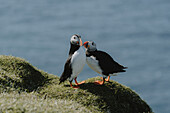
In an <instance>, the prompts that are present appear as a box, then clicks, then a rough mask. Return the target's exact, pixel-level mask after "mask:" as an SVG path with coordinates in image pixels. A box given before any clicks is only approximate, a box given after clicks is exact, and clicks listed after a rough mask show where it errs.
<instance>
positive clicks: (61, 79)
mask: <svg viewBox="0 0 170 113" xmlns="http://www.w3.org/2000/svg"><path fill="white" fill-rule="evenodd" d="M65 80H66V79H65V78H64V77H63V76H61V77H60V79H59V81H60V82H59V84H61V83H62V82H64V81H65Z"/></svg>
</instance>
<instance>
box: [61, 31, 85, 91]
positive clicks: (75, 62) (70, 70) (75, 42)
mask: <svg viewBox="0 0 170 113" xmlns="http://www.w3.org/2000/svg"><path fill="white" fill-rule="evenodd" d="M70 46H71V47H70V51H69V57H68V59H67V61H66V63H65V66H64V71H63V73H62V75H61V77H60V79H59V80H60V83H62V82H64V81H65V80H67V79H69V82H70V86H71V87H73V88H75V89H76V88H79V86H78V85H80V84H82V83H84V82H85V81H83V82H81V83H78V82H77V76H78V75H79V74H80V72H81V71H82V69H83V67H84V65H85V63H86V54H85V51H84V49H83V47H82V40H81V37H80V35H77V34H75V35H73V36H72V37H71V40H70ZM73 79H74V80H75V83H76V85H77V86H73V85H72V81H73ZM60 83H59V84H60Z"/></svg>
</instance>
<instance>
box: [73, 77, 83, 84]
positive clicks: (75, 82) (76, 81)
mask: <svg viewBox="0 0 170 113" xmlns="http://www.w3.org/2000/svg"><path fill="white" fill-rule="evenodd" d="M74 80H75V83H76V85H81V84H84V83H85V81H81V82H80V83H78V82H77V78H75V79H74Z"/></svg>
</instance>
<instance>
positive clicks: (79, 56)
mask: <svg viewBox="0 0 170 113" xmlns="http://www.w3.org/2000/svg"><path fill="white" fill-rule="evenodd" d="M85 63H86V54H85V51H84V49H83V48H82V47H80V48H79V49H78V50H77V51H76V52H75V53H74V54H73V56H72V58H71V66H72V72H73V73H72V75H71V77H72V78H75V77H76V76H77V75H78V74H80V72H81V71H82V69H83V67H84V65H85Z"/></svg>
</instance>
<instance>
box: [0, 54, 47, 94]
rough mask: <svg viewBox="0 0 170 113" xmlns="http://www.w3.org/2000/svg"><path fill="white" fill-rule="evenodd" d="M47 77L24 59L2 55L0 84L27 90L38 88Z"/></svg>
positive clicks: (0, 60) (0, 59)
mask: <svg viewBox="0 0 170 113" xmlns="http://www.w3.org/2000/svg"><path fill="white" fill-rule="evenodd" d="M46 79H47V77H45V76H44V75H42V73H41V72H40V71H38V70H37V69H36V68H35V67H33V66H32V65H31V64H30V63H28V62H27V61H25V60H24V59H21V58H18V57H13V56H4V55H0V84H1V85H3V86H4V87H15V88H18V89H22V90H25V91H33V90H36V89H37V88H38V87H39V86H42V85H43V84H44V83H45V81H46Z"/></svg>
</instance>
